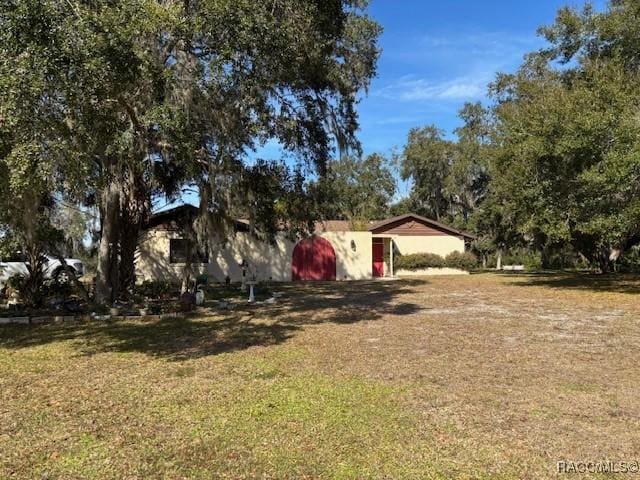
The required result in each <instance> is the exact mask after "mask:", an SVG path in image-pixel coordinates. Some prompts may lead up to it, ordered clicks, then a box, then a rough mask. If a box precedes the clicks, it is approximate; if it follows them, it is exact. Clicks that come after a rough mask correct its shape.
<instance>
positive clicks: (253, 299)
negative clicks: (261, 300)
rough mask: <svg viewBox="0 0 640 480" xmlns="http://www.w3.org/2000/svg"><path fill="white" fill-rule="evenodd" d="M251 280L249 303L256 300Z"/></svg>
mask: <svg viewBox="0 0 640 480" xmlns="http://www.w3.org/2000/svg"><path fill="white" fill-rule="evenodd" d="M253 285H254V283H253V282H249V303H253V302H255V301H256V297H255V295H254V294H253Z"/></svg>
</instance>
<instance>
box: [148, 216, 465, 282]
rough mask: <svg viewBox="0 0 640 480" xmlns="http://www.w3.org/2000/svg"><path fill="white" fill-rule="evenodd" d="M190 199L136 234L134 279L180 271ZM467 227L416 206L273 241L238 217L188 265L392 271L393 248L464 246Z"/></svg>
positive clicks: (260, 270)
mask: <svg viewBox="0 0 640 480" xmlns="http://www.w3.org/2000/svg"><path fill="white" fill-rule="evenodd" d="M196 214H197V209H196V207H193V206H191V205H183V206H180V207H177V208H174V209H171V210H167V211H164V212H160V213H157V214H155V215H153V216H152V217H151V219H150V220H149V222H148V224H147V225H146V228H145V231H144V234H143V236H142V238H141V241H140V242H139V247H138V256H137V261H136V274H137V276H138V278H139V279H140V280H157V279H170V280H173V279H176V280H177V279H179V278H181V275H182V271H183V268H184V265H185V261H186V255H187V248H188V246H189V243H188V241H187V239H185V236H184V233H183V232H184V230H183V229H182V228H181V226H180V225H184V222H185V221H187V222H189V221H192V219H193V218H195V215H196ZM472 238H473V237H472V235H470V234H468V233H465V232H462V231H460V230H456V229H455V228H452V227H449V226H447V225H444V224H442V223H439V222H436V221H435V220H431V219H429V218H425V217H422V216H419V215H415V214H407V215H401V216H398V217H393V218H387V219H385V220H380V221H376V222H369V223H368V224H365V225H363V229H361V230H355V229H354V228H353V226H352V224H351V222H348V221H342V220H326V221H324V222H319V223H317V224H316V228H315V232H314V234H313V235H311V236H308V237H306V238H302V239H300V240H299V241H297V242H295V241H291V240H290V239H288V238H286V237H285V235H284V234H283V235H277V236H276V239H275V242H273V243H269V242H264V241H260V240H258V239H256V238H255V237H254V236H253V235H252V234H251V233H250V232H249V228H248V224H247V223H246V221H242V220H238V221H237V222H236V226H235V235H232V238H230V239H229V241H228V242H227V244H226V246H225V247H221V248H219V249H217V250H216V251H209V252H202V251H198V252H197V253H196V254H195V255H194V256H195V258H196V262H194V264H193V268H194V271H196V272H197V273H201V274H207V275H208V276H209V278H211V279H215V280H216V281H223V280H224V279H225V278H226V277H227V276H228V277H229V278H230V279H231V280H232V281H239V280H240V279H241V278H242V271H243V267H242V264H243V262H244V263H245V265H248V268H249V271H250V272H251V273H252V274H255V275H256V277H257V278H258V279H259V280H273V281H291V280H362V279H369V278H372V277H391V276H393V274H394V266H393V261H394V257H396V256H397V255H398V254H401V255H406V254H411V253H436V254H438V255H442V256H445V255H447V254H449V253H451V252H453V251H460V252H463V251H464V250H465V244H466V242H467V241H469V240H471V239H472Z"/></svg>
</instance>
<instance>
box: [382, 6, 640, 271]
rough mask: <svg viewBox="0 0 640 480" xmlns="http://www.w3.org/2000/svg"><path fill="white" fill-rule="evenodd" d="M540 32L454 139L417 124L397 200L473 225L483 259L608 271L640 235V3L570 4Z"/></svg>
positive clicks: (469, 109) (463, 114) (630, 252)
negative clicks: (522, 257)
mask: <svg viewBox="0 0 640 480" xmlns="http://www.w3.org/2000/svg"><path fill="white" fill-rule="evenodd" d="M539 32H540V34H542V35H543V36H544V38H545V39H546V40H547V41H548V46H547V47H545V48H543V49H541V50H539V51H535V52H532V53H530V54H528V55H527V56H526V58H525V61H524V63H523V64H522V66H521V67H520V68H519V69H518V71H517V72H515V73H513V74H498V75H497V77H496V79H495V81H494V82H493V83H492V84H491V86H490V98H491V100H492V101H491V104H490V105H489V106H487V107H483V106H481V105H480V104H467V105H465V106H464V107H463V108H462V109H461V111H460V118H461V120H462V126H461V127H460V128H458V129H457V130H456V131H455V134H456V138H455V140H448V139H445V138H444V135H443V132H442V131H441V130H439V129H438V128H437V127H436V126H427V127H423V128H416V129H413V130H411V131H410V132H409V136H408V140H407V144H406V146H405V148H404V151H403V153H402V158H401V175H402V177H403V178H404V179H411V181H412V184H413V186H412V189H411V191H410V193H409V195H408V196H407V198H405V199H403V200H402V201H401V202H400V203H399V204H397V205H394V206H393V207H392V209H393V210H395V211H411V210H413V211H415V212H417V213H421V214H424V215H427V216H431V217H433V218H435V219H439V220H444V221H446V222H450V223H453V224H454V225H456V226H458V227H460V228H464V229H468V230H470V231H472V232H474V233H476V234H477V235H478V240H477V241H476V243H475V249H476V251H477V252H478V253H479V254H480V255H481V256H484V257H485V258H486V256H488V255H494V256H496V255H497V256H498V257H500V255H501V253H502V252H504V251H505V250H511V251H513V250H517V249H522V250H524V251H528V252H535V253H536V254H538V255H539V258H540V266H542V267H550V266H558V265H560V266H562V264H563V262H564V261H565V260H566V258H567V257H571V258H572V260H571V262H573V263H574V264H575V263H576V262H578V263H580V264H581V265H586V266H592V267H597V268H599V269H600V270H601V271H604V272H606V271H610V270H612V269H614V268H616V265H618V264H619V263H620V262H621V261H622V262H624V261H625V260H629V259H634V258H635V259H637V258H638V257H637V256H638V252H637V247H636V246H637V245H638V244H639V243H640V121H639V118H640V117H639V115H640V88H638V85H640V82H639V80H640V4H639V3H638V2H636V1H631V0H614V1H612V2H610V4H609V6H608V8H607V10H606V11H604V12H597V11H595V10H594V9H592V7H590V6H588V5H587V6H586V7H584V9H582V10H581V11H578V10H575V9H572V8H562V9H561V10H559V12H558V15H557V18H556V21H555V23H554V24H553V25H551V26H549V27H544V28H541V29H540V31H539ZM625 257H626V258H625ZM554 259H555V260H556V261H555V262H554ZM558 259H559V260H558Z"/></svg>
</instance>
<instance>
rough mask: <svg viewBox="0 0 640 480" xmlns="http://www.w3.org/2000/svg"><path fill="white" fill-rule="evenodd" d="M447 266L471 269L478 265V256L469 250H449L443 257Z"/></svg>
mask: <svg viewBox="0 0 640 480" xmlns="http://www.w3.org/2000/svg"><path fill="white" fill-rule="evenodd" d="M444 264H445V265H446V266H447V267H449V268H457V269H459V270H472V269H474V268H476V267H477V266H478V258H477V257H476V256H475V255H474V254H473V253H471V252H451V253H450V254H449V255H447V256H446V257H445V259H444Z"/></svg>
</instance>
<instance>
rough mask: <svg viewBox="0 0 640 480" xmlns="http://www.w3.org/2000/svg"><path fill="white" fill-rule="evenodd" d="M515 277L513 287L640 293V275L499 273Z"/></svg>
mask: <svg viewBox="0 0 640 480" xmlns="http://www.w3.org/2000/svg"><path fill="white" fill-rule="evenodd" d="M498 275H500V276H504V277H510V276H514V277H516V278H514V281H513V282H512V284H513V285H517V286H532V287H550V288H560V289H571V290H580V291H589V292H608V293H631V294H638V293H640V275H633V274H598V273H587V272H539V273H522V272H514V273H499V274H498ZM523 279H524V281H523Z"/></svg>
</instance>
